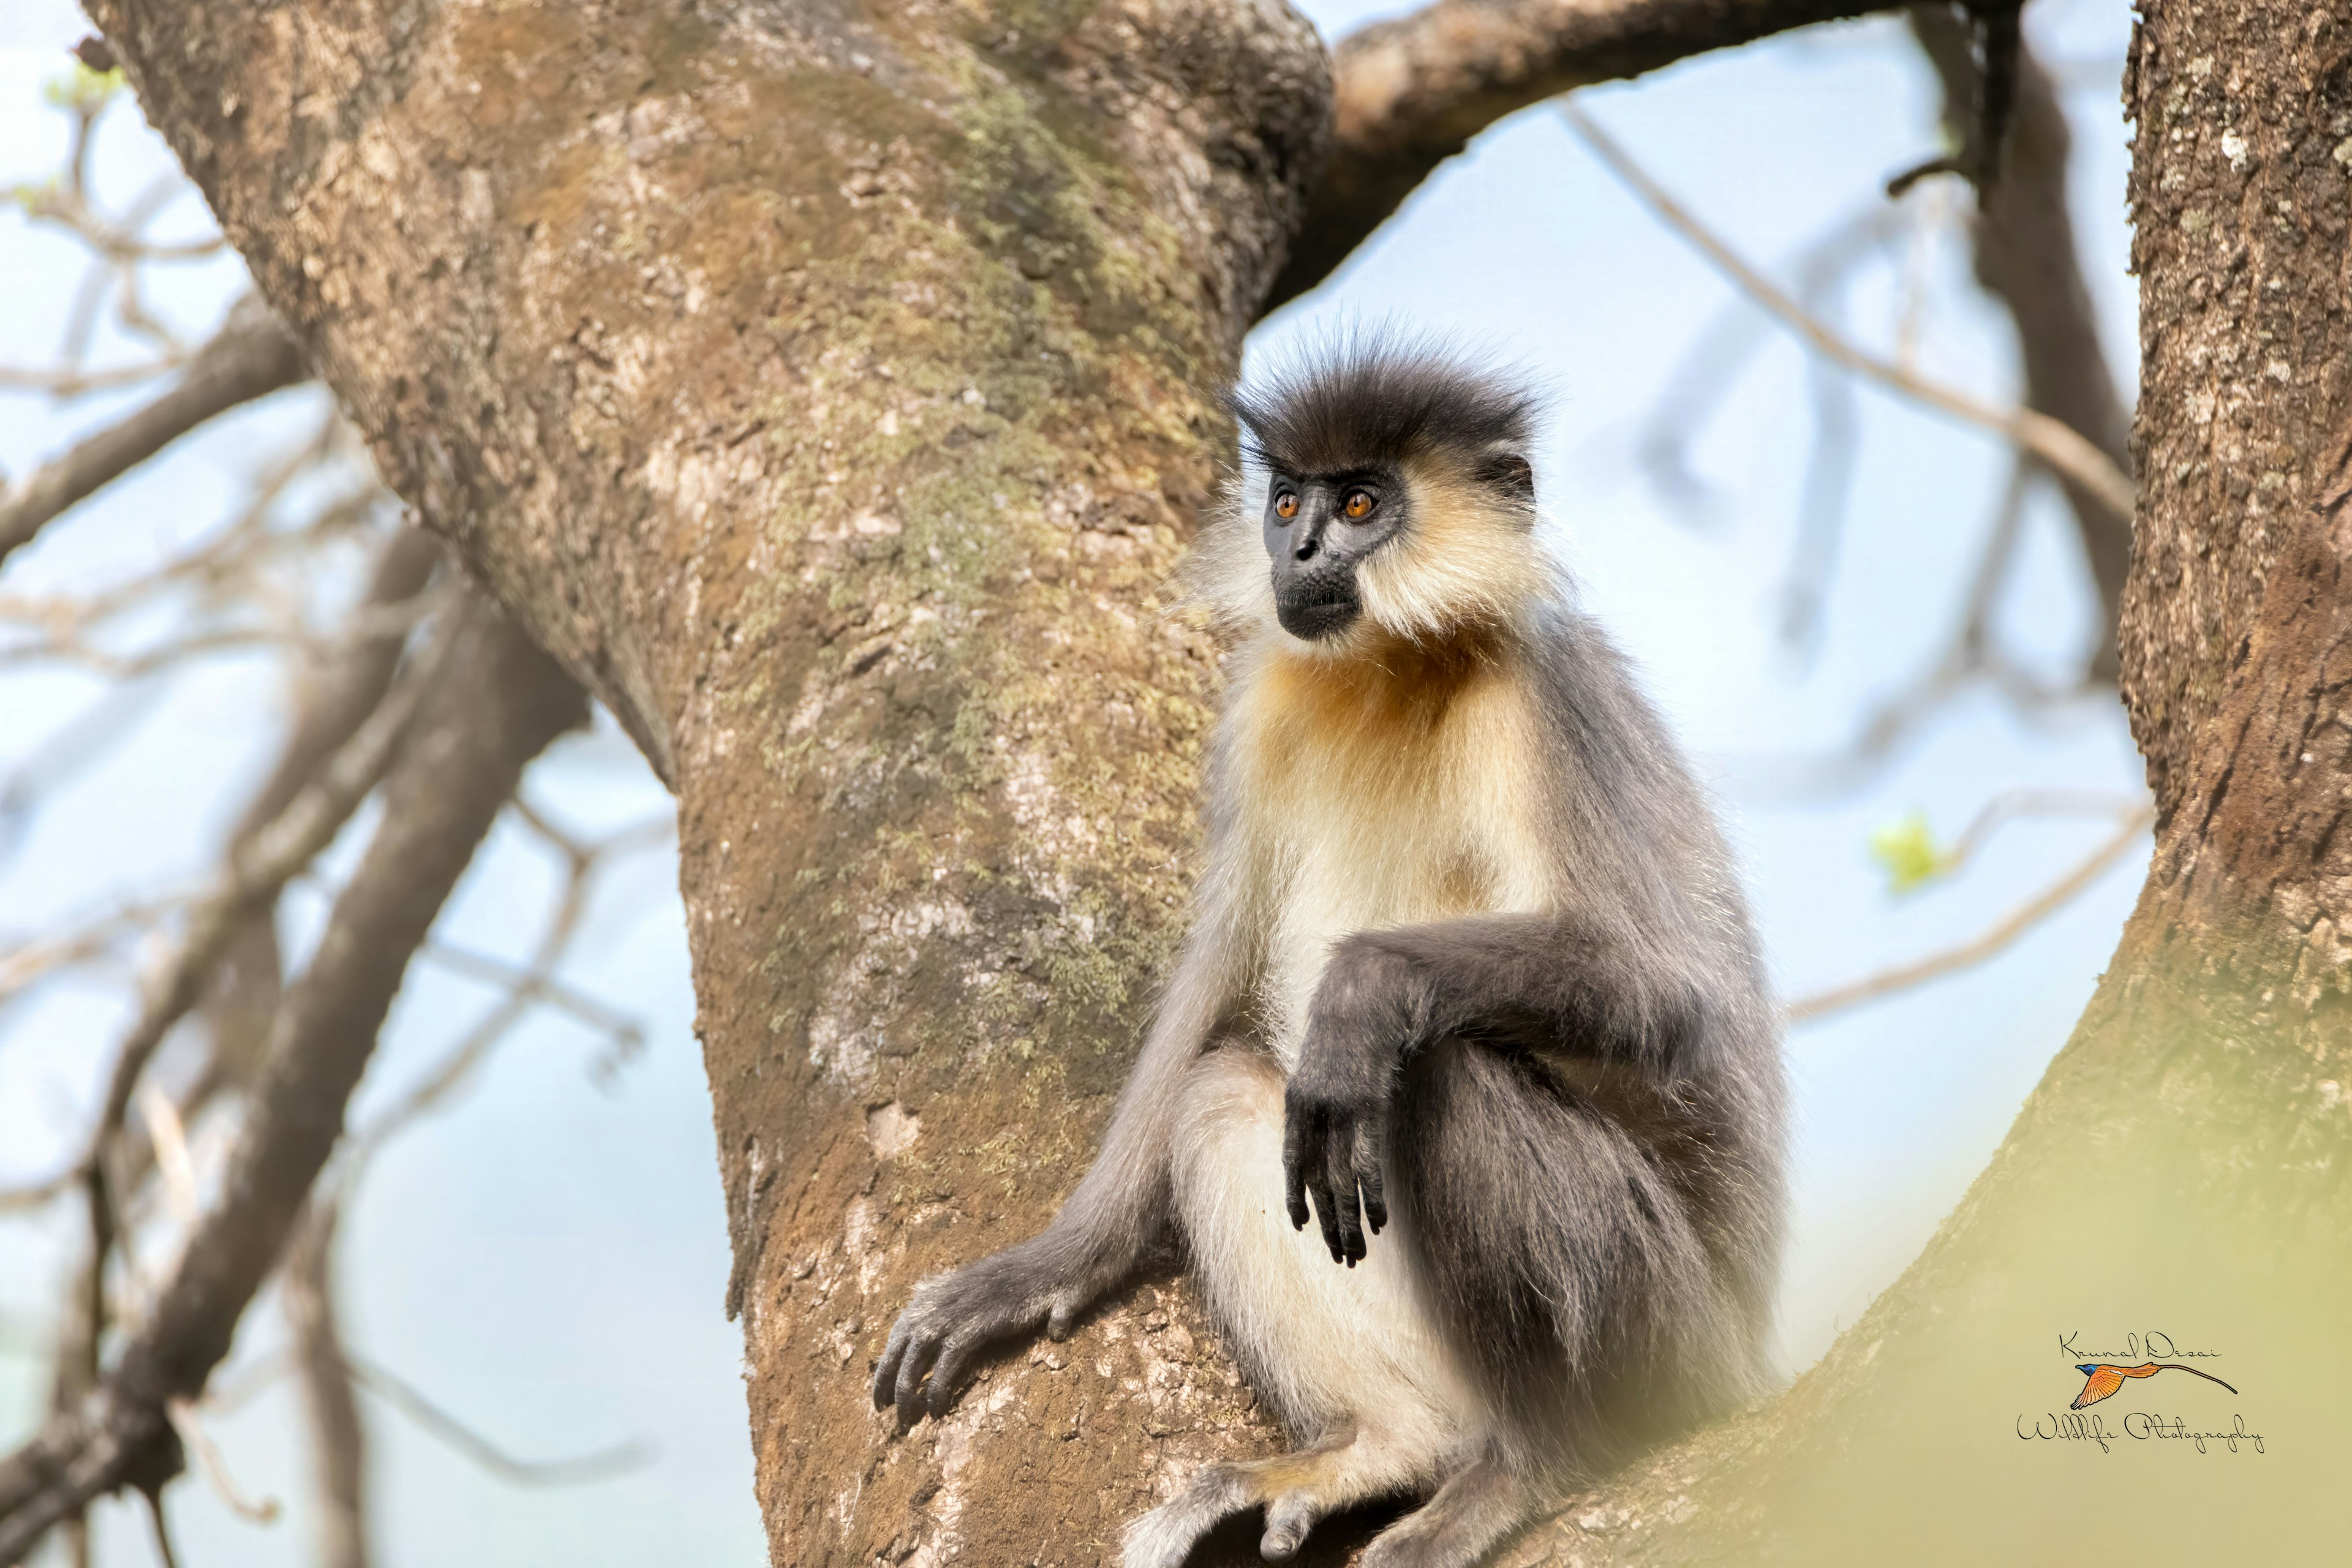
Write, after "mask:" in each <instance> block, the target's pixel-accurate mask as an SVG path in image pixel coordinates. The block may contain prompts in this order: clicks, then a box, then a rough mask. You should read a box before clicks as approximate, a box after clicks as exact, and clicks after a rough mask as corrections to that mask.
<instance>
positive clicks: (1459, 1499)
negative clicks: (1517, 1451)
mask: <svg viewBox="0 0 2352 1568" xmlns="http://www.w3.org/2000/svg"><path fill="white" fill-rule="evenodd" d="M1535 1502H1536V1499H1535V1497H1534V1496H1533V1495H1532V1493H1531V1491H1530V1489H1529V1488H1528V1484H1527V1483H1526V1482H1525V1481H1523V1480H1522V1479H1519V1477H1517V1475H1515V1474H1513V1473H1512V1472H1511V1471H1510V1469H1509V1468H1507V1467H1506V1466H1505V1465H1504V1464H1503V1463H1502V1461H1501V1460H1500V1459H1499V1458H1496V1457H1495V1456H1492V1455H1489V1456H1487V1457H1486V1458H1481V1459H1479V1460H1478V1461H1477V1462H1476V1463H1475V1464H1472V1465H1469V1466H1467V1467H1465V1468H1463V1469H1461V1470H1458V1471H1456V1472H1455V1473H1454V1475H1453V1476H1452V1477H1451V1478H1449V1479H1447V1481H1446V1483H1445V1484H1444V1486H1442V1487H1440V1488H1438V1489H1437V1495H1436V1496H1435V1497H1433V1498H1431V1499H1430V1500H1429V1501H1427V1502H1426V1503H1424V1504H1423V1505H1422V1506H1421V1507H1420V1508H1417V1509H1415V1510H1413V1511H1412V1512H1411V1513H1409V1514H1407V1515H1405V1516H1404V1517H1403V1518H1402V1519H1401V1520H1399V1521H1396V1522H1395V1523H1394V1524H1392V1525H1391V1526H1389V1527H1388V1528H1387V1529H1386V1530H1383V1531H1381V1532H1380V1533H1379V1534H1378V1535H1376V1536H1374V1537H1372V1543H1371V1544H1370V1546H1368V1547H1366V1548H1365V1549H1364V1556H1363V1560H1362V1562H1361V1563H1360V1564H1359V1565H1358V1568H1467V1565H1468V1564H1470V1563H1475V1562H1477V1561H1478V1560H1479V1559H1480V1558H1481V1557H1483V1556H1485V1555H1486V1552H1487V1549H1488V1548H1490V1547H1492V1546H1493V1545H1494V1544H1495V1543H1496V1542H1499V1541H1500V1540H1502V1539H1503V1537H1505V1536H1506V1535H1508V1534H1509V1533H1510V1532H1511V1531H1513V1530H1515V1529H1517V1527H1518V1525H1519V1523H1520V1521H1523V1520H1525V1519H1526V1518H1527V1517H1528V1514H1529V1513H1530V1512H1531V1511H1533V1507H1534V1504H1535Z"/></svg>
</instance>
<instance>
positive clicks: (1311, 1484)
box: [1121, 1436, 1420, 1568]
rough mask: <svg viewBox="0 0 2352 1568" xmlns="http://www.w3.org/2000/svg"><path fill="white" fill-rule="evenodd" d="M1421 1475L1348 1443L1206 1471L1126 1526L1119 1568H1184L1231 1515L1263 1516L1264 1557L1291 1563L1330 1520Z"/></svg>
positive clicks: (1359, 1442) (1391, 1457)
mask: <svg viewBox="0 0 2352 1568" xmlns="http://www.w3.org/2000/svg"><path fill="white" fill-rule="evenodd" d="M1419 1472H1420V1468H1419V1467H1415V1466H1412V1465H1409V1464H1407V1463H1404V1462H1402V1460H1401V1458H1400V1456H1398V1455H1397V1454H1395V1453H1394V1452H1392V1451H1391V1450H1389V1449H1387V1448H1385V1447H1382V1446H1381V1445H1379V1444H1377V1443H1372V1442H1367V1441H1365V1440H1363V1439H1361V1438H1359V1437H1356V1436H1344V1437H1340V1438H1339V1439H1336V1440H1333V1441H1330V1442H1327V1443H1323V1444H1318V1445H1317V1446H1316V1447H1311V1448H1303V1449H1301V1450H1299V1451H1298V1452H1297V1453H1295V1454H1277V1455H1276V1456H1275V1457H1274V1458H1270V1459H1248V1460H1243V1461H1239V1462H1236V1463H1229V1464H1216V1465H1205V1466H1202V1468H1201V1469H1200V1470H1199V1471H1197V1472H1196V1473H1195V1474H1194V1475H1193V1477H1192V1480H1191V1481H1189V1482H1188V1483H1186V1485H1185V1488H1184V1489H1183V1490H1182V1491H1181V1492H1179V1493H1177V1494H1176V1496H1174V1497H1173V1498H1171V1499H1170V1500H1168V1501H1166V1502H1164V1503H1162V1504H1160V1506H1159V1507H1158V1508H1155V1509H1153V1510H1151V1511H1150V1513H1147V1514H1145V1515H1143V1516H1142V1517H1141V1518H1139V1519H1138V1520H1136V1521H1134V1522H1133V1523H1131V1524H1129V1526H1128V1527H1127V1531H1126V1535H1125V1537H1124V1554H1123V1556H1122V1558H1121V1568H1179V1565H1180V1564H1181V1563H1183V1561H1184V1559H1185V1558H1187V1557H1188V1556H1190V1555H1192V1546H1193V1543H1194V1542H1198V1541H1199V1540H1200V1539H1201V1537H1202V1536H1203V1535H1206V1534H1207V1533H1208V1532H1209V1531H1212V1530H1213V1529H1215V1528H1216V1527H1217V1525H1218V1523H1219V1522H1220V1521H1223V1520H1224V1519H1225V1518H1227V1517H1228V1516H1229V1515H1232V1514H1236V1513H1239V1512H1241V1511H1242V1510H1244V1509H1246V1508H1260V1507H1262V1508H1264V1509H1265V1534H1264V1535H1263V1536H1261V1537H1260V1538H1259V1540H1258V1543H1257V1551H1258V1555H1259V1556H1261V1557H1263V1558H1265V1560H1266V1561H1267V1562H1269V1563H1287V1562H1288V1561H1290V1559H1291V1558H1292V1557H1294V1556H1296V1555H1297V1552H1298V1549H1299V1547H1301V1546H1302V1545H1304V1544H1306V1542H1307V1532H1308V1531H1311V1530H1313V1529H1314V1528H1315V1526H1316V1524H1317V1523H1318V1521H1321V1520H1322V1519H1324V1518H1325V1517H1327V1516H1328V1515H1329V1514H1333V1513H1336V1512H1338V1511H1339V1510H1341V1509H1343V1508H1349V1507H1351V1506H1353V1505H1354V1504H1356V1503H1360V1502H1363V1501H1365V1500H1369V1499H1371V1498H1375V1497H1381V1496H1383V1495H1387V1494H1392V1493H1394V1492H1398V1491H1401V1490H1403V1489H1407V1488H1409V1487H1411V1486H1412V1484H1413V1483H1414V1481H1415V1479H1417V1473H1419Z"/></svg>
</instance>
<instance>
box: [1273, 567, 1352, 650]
mask: <svg viewBox="0 0 2352 1568" xmlns="http://www.w3.org/2000/svg"><path fill="white" fill-rule="evenodd" d="M1362 613H1363V603H1362V601H1361V600H1360V599H1358V598H1357V596H1356V584H1355V583H1354V582H1353V581H1352V580H1350V579H1348V578H1340V579H1338V580H1336V581H1335V580H1333V579H1331V578H1328V577H1325V578H1320V579H1313V578H1310V579H1307V580H1306V581H1303V582H1302V581H1299V580H1297V579H1295V578H1294V579H1293V580H1291V581H1290V582H1287V583H1280V584H1276V586H1275V590H1274V615H1275V618H1276V620H1278V621H1280V622H1281V623H1282V629H1283V630H1284V631H1286V632H1288V633H1289V634H1290V635H1291V636H1292V637H1297V638H1298V639H1299V640H1300V641H1302V642H1320V641H1321V640H1322V639H1323V638H1325V637H1330V636H1332V635H1334V634H1335V633H1338V632H1342V631H1345V630H1347V628H1348V626H1349V624H1350V623H1352V622H1353V621H1354V620H1355V618H1356V617H1357V616H1360V615H1361V614H1362Z"/></svg>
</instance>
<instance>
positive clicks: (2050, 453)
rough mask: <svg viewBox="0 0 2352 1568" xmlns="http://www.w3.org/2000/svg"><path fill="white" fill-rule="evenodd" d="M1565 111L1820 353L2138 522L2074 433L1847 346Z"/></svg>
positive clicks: (1605, 158) (1572, 110) (1689, 235)
mask: <svg viewBox="0 0 2352 1568" xmlns="http://www.w3.org/2000/svg"><path fill="white" fill-rule="evenodd" d="M1559 111H1560V114H1561V115H1562V117H1563V118H1565V119H1566V120H1567V121H1568V123H1569V125H1570V127H1571V128H1573V129H1574V130H1575V132H1576V133H1577V134H1578V135H1579V136H1580V137H1582V138H1583V139H1584V142H1585V143H1586V145H1588V146H1590V147H1591V149H1592V151H1593V153H1594V154H1595V155H1596V156H1598V157H1599V158H1600V159H1601V163H1603V164H1604V165H1605V166H1607V168H1608V169H1609V170H1610V172H1611V173H1612V174H1615V175H1616V176H1617V177H1618V179H1619V180H1620V181H1621V182H1622V183H1623V184H1624V185H1625V187H1626V188H1627V189H1628V190H1630V191H1632V192H1633V194H1634V195H1636V196H1638V197H1639V198H1640V199H1641V200H1642V202H1643V205H1646V206H1648V207H1649V208H1650V210H1651V211H1652V212H1654V213H1655V214H1656V215H1657V216H1658V217H1659V219H1660V220H1661V221H1662V222H1664V224H1665V225H1666V226H1668V227H1669V228H1672V229H1673V230H1674V231H1675V233H1677V234H1679V235H1681V236H1682V237H1684V238H1685V239H1686V240H1688V241H1689V242H1690V244H1691V245H1692V246H1693V247H1695V248H1696V249H1697V250H1698V251H1699V252H1700V253H1701V254H1702V255H1704V256H1705V257H1706V258H1707V259H1708V260H1709V261H1711V262H1713V263H1714V264H1715V266H1716V268H1717V270H1719V271H1721V272H1722V273H1723V274H1724V275H1725V276H1726V277H1727V278H1729V279H1731V280H1732V282H1733V283H1734V284H1735V285H1737V286H1738V288H1739V289H1741V290H1742V291H1744V292H1745V293H1746V294H1747V295H1748V297H1749V298H1750V299H1752V300H1755V301H1756V302H1757V303H1758V304H1759V305H1760V306H1762V307H1763V308H1764V309H1765V310H1767V311H1769V312H1770V313H1771V314H1772V315H1773V316H1775V317H1777V318H1779V319H1780V321H1781V322H1782V323H1783V324H1784V325H1786V326H1788V327H1789V328H1790V330H1791V331H1794V332H1795V333H1796V334H1797V335H1798V336H1799V337H1800V338H1801V339H1803V340H1804V342H1806V344H1807V345H1808V346H1810V347H1811V349H1812V350H1813V352H1814V353H1819V354H1821V355H1822V357H1823V358H1825V359H1828V360H1830V361H1831V362H1832V363H1836V364H1839V365H1843V367H1844V368H1845V369H1847V370H1849V371H1852V372H1853V373H1854V374H1857V375H1861V376H1864V377H1867V378H1868V379H1870V380H1872V381H1874V382H1876V383H1878V384H1880V385H1882V386H1885V387H1886V388H1888V389H1889V390H1891V391H1895V392H1898V393H1901V394H1902V395H1905V396H1906V397H1908V398H1911V399H1912V400H1913V401H1915V402H1916V403H1919V404H1922V405H1926V406H1927V407H1929V408H1933V409H1935V410H1936V411H1937V412H1938V413H1940V414H1944V415H1948V416H1950V417H1951V418H1954V419H1957V420H1958V421H1960V422H1961V423H1963V424H1967V425H1973V426H1977V427H1978V428H1979V429H1982V430H1988V431H1990V432H1992V433H1993V434H1994V435H1997V436H2000V437H2003V438H2004V439H2006V440H2008V441H2010V442H2011V443H2012V444H2013V445H2015V446H2017V447H2021V448H2022V449H2023V450H2026V451H2028V452H2031V453H2032V454H2033V456H2034V457H2036V458H2039V459H2041V460H2042V462H2043V463H2045V464H2047V465H2048V466H2049V468H2051V470H2052V471H2053V472H2054V473H2056V474H2058V475H2059V476H2060V477H2061V478H2062V479H2069V480H2072V481H2073V482H2074V483H2076V484H2079V485H2081V486H2082V487H2083V488H2084V490H2085V491H2086V492H2088V493H2089V494H2091V495H2094V496H2095V497H2097V498H2098V500H2099V501H2100V503H2101V504H2102V505H2104V506H2106V507H2107V508H2109V509H2110V510H2113V511H2114V513H2115V514H2116V516H2117V517H2120V518H2123V519H2126V520H2128V519H2129V518H2130V517H2131V514H2132V505H2133V491H2132V482H2131V479H2129V477H2128V476H2126V474H2125V473H2124V471H2123V470H2122V469H2121V468H2117V467H2116V463H2115V460H2114V459H2113V458H2109V457H2108V456H2107V455H2106V454H2105V452H2103V451H2101V450H2100V449H2099V448H2098V447H2095V446H2094V445H2093V444H2092V443H2091V442H2089V441H2086V440H2084V438H2083V437H2082V436H2081V435H2079V434H2078V433H2077V432H2075V431H2074V429H2072V428H2070V427H2069V426H2065V425H2063V424H2061V423H2060V422H2059V421H2057V420H2055V419H2053V418H2051V417H2050V416H2048V415H2046V414H2042V413H2038V412H2036V411H2035V410H2033V409H2031V408H2001V407H1997V406H1995V405H1992V404H1990V403H1986V402H1984V401H1982V400H1981V399H1979V398H1977V397H1975V396H1972V395H1969V394H1968V393H1965V392H1960V391H1958V390H1957V389H1955V388H1952V387H1949V386H1946V385H1944V384H1942V383H1940V382H1935V381H1930V380H1928V379H1927V378H1926V377H1924V376H1920V375H1917V374H1914V373H1912V372H1911V371H1909V370H1907V369H1906V368H1904V367H1903V366H1901V365H1899V364H1895V363H1893V362H1891V361H1888V360H1885V359H1881V358H1879V357H1878V356H1877V355H1875V354H1872V353H1865V352H1864V350H1862V349H1860V348H1858V347H1856V346H1855V345H1854V344H1853V343H1851V342H1847V341H1846V339H1844V338H1843V337H1842V336H1840V335H1839V334H1838V333H1836V332H1834V331H1831V330H1830V328H1829V327H1828V326H1827V325H1825V324H1824V323H1823V322H1822V321H1821V320H1820V319H1819V318H1817V317H1815V316H1813V315H1812V314H1811V312H1809V311H1808V310H1805V308H1804V307H1803V306H1801V305H1800V304H1799V303H1798V302H1797V301H1796V300H1793V299H1791V298H1790V296H1789V295H1788V294H1787V292H1785V291H1784V290H1783V289H1781V288H1780V286H1779V285H1778V284H1776V283H1774V282H1772V281H1771V279H1768V278H1766V277H1765V276H1764V275H1763V274H1762V273H1761V272H1759V271H1758V270H1757V269H1756V268H1753V267H1751V266H1750V265H1748V262H1747V261H1745V260H1744V259H1742V258H1740V256H1739V255H1738V252H1736V251H1734V250H1733V249H1732V248H1731V247H1729V246H1728V245H1727V244H1725V243H1724V242H1723V240H1721V239H1720V238H1718V237H1717V236H1716V235H1715V233H1714V231H1712V230H1711V229H1709V228H1707V227H1706V226H1705V225H1704V224H1702V223H1700V222H1699V221H1698V219H1697V218H1696V216H1693V215H1692V214H1691V212H1690V211H1689V210H1688V209H1687V208H1685V206H1683V205H1682V204H1681V203H1679V202H1677V201H1676V200H1675V198H1674V197H1673V196H1671V195H1668V194H1667V193H1666V191H1665V190H1664V187H1662V186H1661V185H1659V184H1658V183H1657V182H1656V181H1654V180H1653V179H1652V178H1651V177H1650V176H1649V175H1648V174H1646V173H1645V172H1644V171H1643V169H1642V167H1641V166H1640V165H1639V164H1638V163H1634V162H1633V159H1632V158H1631V157H1630V156H1629V155H1627V153H1626V152H1625V150H1624V149H1623V148H1622V147H1620V146H1619V145H1618V144H1617V143H1616V142H1614V141H1612V139H1611V138H1610V137H1609V135H1608V133H1607V132H1603V131H1602V130H1601V128H1600V127H1599V126H1598V125H1596V124H1594V123H1593V121H1592V118H1591V116H1590V115H1588V114H1586V113H1585V112H1584V111H1583V110H1581V109H1580V108H1578V107H1577V106H1576V105H1575V104H1573V103H1563V104H1562V105H1561V106H1560V110H1559Z"/></svg>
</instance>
